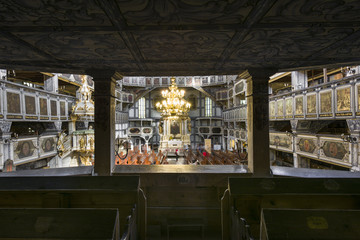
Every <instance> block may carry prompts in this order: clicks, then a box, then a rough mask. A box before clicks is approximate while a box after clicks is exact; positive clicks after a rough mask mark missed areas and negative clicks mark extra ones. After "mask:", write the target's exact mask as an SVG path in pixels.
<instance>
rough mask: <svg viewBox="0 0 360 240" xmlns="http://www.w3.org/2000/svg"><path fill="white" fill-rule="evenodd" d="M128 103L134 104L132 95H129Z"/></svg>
mask: <svg viewBox="0 0 360 240" xmlns="http://www.w3.org/2000/svg"><path fill="white" fill-rule="evenodd" d="M128 101H129V102H132V101H133V95H132V94H129V95H128Z"/></svg>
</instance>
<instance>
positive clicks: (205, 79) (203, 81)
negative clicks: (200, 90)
mask: <svg viewBox="0 0 360 240" xmlns="http://www.w3.org/2000/svg"><path fill="white" fill-rule="evenodd" d="M201 82H202V84H208V83H209V82H208V77H201Z"/></svg>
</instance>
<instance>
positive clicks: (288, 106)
mask: <svg viewBox="0 0 360 240" xmlns="http://www.w3.org/2000/svg"><path fill="white" fill-rule="evenodd" d="M285 114H286V115H287V116H289V115H292V114H293V99H292V98H287V99H285Z"/></svg>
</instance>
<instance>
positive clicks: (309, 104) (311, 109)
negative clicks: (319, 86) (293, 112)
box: [306, 93, 316, 115]
mask: <svg viewBox="0 0 360 240" xmlns="http://www.w3.org/2000/svg"><path fill="white" fill-rule="evenodd" d="M306 114H313V115H315V114H316V93H314V94H309V95H307V96H306Z"/></svg>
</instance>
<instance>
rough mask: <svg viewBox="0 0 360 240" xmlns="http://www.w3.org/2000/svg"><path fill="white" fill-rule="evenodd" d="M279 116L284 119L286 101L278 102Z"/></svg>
mask: <svg viewBox="0 0 360 240" xmlns="http://www.w3.org/2000/svg"><path fill="white" fill-rule="evenodd" d="M276 103H277V116H278V117H280V118H281V117H283V116H284V100H283V99H282V100H278V101H277V102H276Z"/></svg>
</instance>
